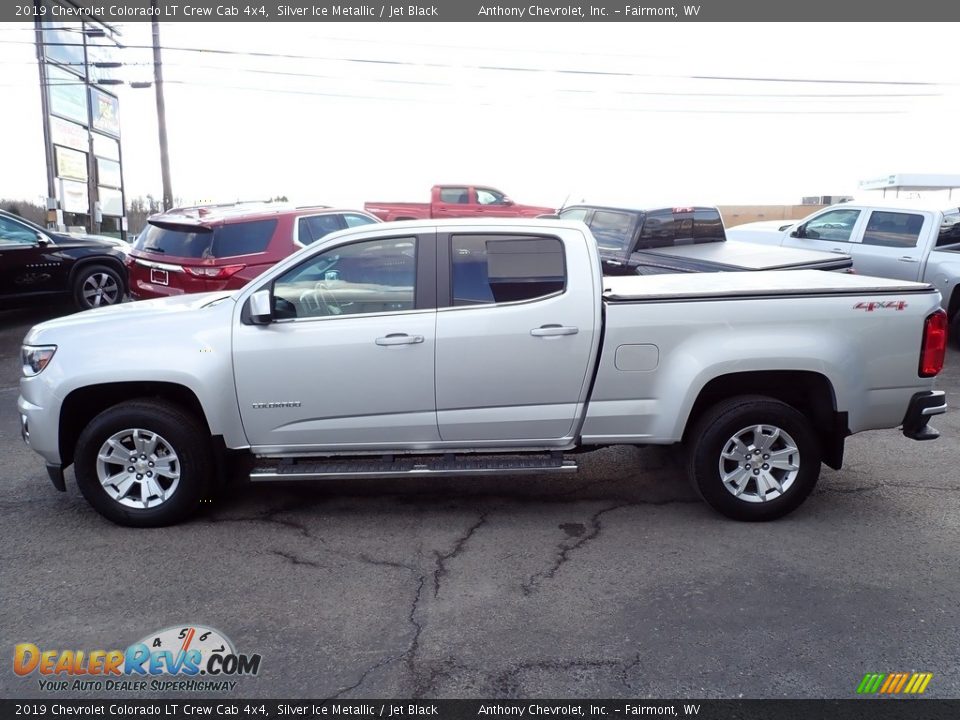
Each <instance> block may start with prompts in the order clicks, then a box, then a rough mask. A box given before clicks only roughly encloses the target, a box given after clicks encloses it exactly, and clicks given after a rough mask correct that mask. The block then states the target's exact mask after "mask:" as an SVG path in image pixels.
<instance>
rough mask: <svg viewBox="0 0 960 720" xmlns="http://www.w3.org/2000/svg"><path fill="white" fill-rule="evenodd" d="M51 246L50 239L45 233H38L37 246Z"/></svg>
mask: <svg viewBox="0 0 960 720" xmlns="http://www.w3.org/2000/svg"><path fill="white" fill-rule="evenodd" d="M49 244H50V238H48V237H47V236H46V235H44V234H43V233H37V245H39V246H40V247H46V246H47V245H49Z"/></svg>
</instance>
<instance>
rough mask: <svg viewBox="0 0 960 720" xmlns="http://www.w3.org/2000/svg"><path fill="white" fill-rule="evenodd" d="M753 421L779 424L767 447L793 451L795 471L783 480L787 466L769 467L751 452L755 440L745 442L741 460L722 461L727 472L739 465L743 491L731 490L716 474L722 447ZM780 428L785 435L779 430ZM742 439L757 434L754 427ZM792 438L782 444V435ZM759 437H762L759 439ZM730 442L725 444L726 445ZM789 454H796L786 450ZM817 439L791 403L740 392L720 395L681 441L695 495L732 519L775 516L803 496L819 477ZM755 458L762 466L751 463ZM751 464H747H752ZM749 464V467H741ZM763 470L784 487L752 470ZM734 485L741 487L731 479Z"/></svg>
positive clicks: (746, 429)
mask: <svg viewBox="0 0 960 720" xmlns="http://www.w3.org/2000/svg"><path fill="white" fill-rule="evenodd" d="M756 425H765V426H769V428H770V429H771V435H772V434H773V433H772V430H773V429H774V428H775V429H779V431H780V433H781V435H779V436H778V439H777V440H775V441H774V442H773V444H772V445H771V447H770V449H771V450H772V451H774V452H776V451H784V452H788V450H787V448H788V447H793V448H795V449H796V450H797V451H798V455H799V463H798V468H799V469H798V471H797V472H796V474H795V475H793V479H792V482H790V483H789V484H787V482H786V479H787V478H788V477H789V476H790V471H787V470H782V469H777V468H772V469H771V468H769V466H768V465H767V464H766V463H764V457H765V455H764V454H761V455H759V456H758V455H754V454H753V453H754V452H756V451H755V449H754V447H755V445H754V442H751V444H750V445H746V444H745V447H746V448H747V451H748V452H749V454H750V455H751V457H749V458H745V459H744V461H743V462H740V461H737V460H725V461H724V462H725V465H724V467H726V468H728V471H733V470H736V469H738V468H743V470H742V472H743V475H742V477H745V478H746V479H745V480H744V481H743V490H741V492H742V496H740V497H738V496H735V495H734V492H733V491H732V490H730V489H728V488H727V485H725V484H724V481H723V479H722V476H721V465H720V463H721V455H722V453H723V452H724V450H725V449H733V439H734V436H736V435H739V434H740V433H741V432H743V431H748V430H749V428H751V427H753V426H756ZM783 433H785V435H783ZM743 437H744V438H748V437H756V435H755V433H753V431H749V432H748V434H746V435H743ZM784 437H788V438H790V439H791V440H792V442H791V443H787V442H786V441H785V440H784V439H783V438H784ZM763 441H764V440H761V442H763ZM728 444H729V445H728ZM787 457H788V458H790V459H796V456H795V455H793V454H790V455H788V456H787ZM820 459H821V450H820V442H819V440H818V438H817V435H816V433H815V432H814V431H813V428H812V427H811V424H810V421H809V420H808V419H807V418H806V417H805V416H804V415H803V414H801V413H800V412H799V411H797V410H796V409H795V408H793V407H791V406H790V405H787V404H786V403H783V402H780V401H779V400H775V399H773V398H770V397H766V396H762V395H744V396H740V397H735V398H730V399H728V400H724V401H722V402H720V403H718V404H716V405H714V406H713V407H711V408H709V409H708V410H707V411H706V412H704V413H703V415H701V416H700V418H699V419H698V420H697V422H696V423H695V424H694V426H693V427H692V428H691V430H690V432H689V434H688V436H687V440H686V464H687V475H688V477H689V479H690V481H691V483H692V484H693V486H694V488H695V489H696V490H697V492H698V493H699V494H700V496H701V497H702V498H703V499H704V500H705V501H706V502H707V504H708V505H710V507H712V508H713V509H714V510H716V511H718V512H720V513H722V514H724V515H726V516H727V517H729V518H733V519H734V520H744V521H763V520H775V519H777V518H780V517H783V516H784V515H787V514H788V513H790V512H792V511H793V510H795V509H796V508H797V507H799V506H800V504H801V503H803V501H804V500H806V498H807V496H808V495H809V494H810V492H811V491H812V490H813V488H814V487H815V486H816V484H817V480H818V479H819V477H820ZM754 460H758V461H759V462H760V463H761V467H760V468H757V467H756V466H755V465H753V461H754ZM751 466H752V467H751ZM748 467H750V469H749V470H746V468H748ZM758 473H761V474H762V477H763V478H768V477H773V478H775V479H776V480H777V481H778V482H780V483H781V484H782V486H783V487H784V490H783V492H779V491H776V488H775V487H773V486H772V485H771V484H770V483H769V482H768V481H766V480H764V481H763V485H762V486H761V485H760V482H759V481H758V479H757V478H751V477H750V476H751V475H757V474H758ZM734 486H735V487H740V486H739V484H735V485H734ZM768 495H772V497H771V499H768V500H765V501H760V500H759V499H757V500H755V501H748V500H747V499H744V498H750V497H753V498H760V497H767V496H768Z"/></svg>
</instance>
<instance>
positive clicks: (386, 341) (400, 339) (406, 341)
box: [376, 333, 423, 345]
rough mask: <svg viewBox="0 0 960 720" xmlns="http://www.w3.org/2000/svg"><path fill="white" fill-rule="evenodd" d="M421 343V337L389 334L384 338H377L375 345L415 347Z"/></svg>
mask: <svg viewBox="0 0 960 720" xmlns="http://www.w3.org/2000/svg"><path fill="white" fill-rule="evenodd" d="M422 342H423V335H407V334H406V333H390V334H389V335H387V336H386V337H378V338H377V340H376V343H377V345H416V344H417V343H422Z"/></svg>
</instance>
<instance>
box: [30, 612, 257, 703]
mask: <svg viewBox="0 0 960 720" xmlns="http://www.w3.org/2000/svg"><path fill="white" fill-rule="evenodd" d="M260 659H261V658H260V655H259V654H257V653H254V654H249V655H248V654H243V653H238V652H237V651H236V649H235V648H234V645H233V643H232V642H231V641H230V639H229V638H227V636H226V635H224V634H223V633H221V632H219V631H217V630H214V629H213V628H208V627H204V626H202V625H186V626H175V627H169V628H166V629H164V630H161V631H160V632H157V633H152V634H150V635H147V636H146V637H145V638H143V639H142V640H140V641H139V642H136V643H134V644H133V645H130V646H129V647H128V648H127V649H126V650H72V649H54V648H44V647H41V646H40V645H37V644H34V643H19V644H17V645H16V646H15V647H14V650H13V672H14V673H16V674H17V675H19V676H21V677H30V676H38V677H37V682H38V685H39V689H40V690H43V691H49V692H57V691H64V690H69V691H78V690H79V691H108V692H116V691H120V692H140V691H152V692H158V691H159V692H168V691H176V690H182V691H215V692H217V691H219V692H228V691H232V690H234V689H235V688H236V686H237V684H238V680H236V679H234V678H237V677H242V676H252V675H256V674H257V673H258V672H259V671H260Z"/></svg>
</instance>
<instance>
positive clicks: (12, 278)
mask: <svg viewBox="0 0 960 720" xmlns="http://www.w3.org/2000/svg"><path fill="white" fill-rule="evenodd" d="M125 245H126V244H125V243H123V242H122V241H120V240H114V239H112V238H106V237H96V236H85V235H71V234H67V233H60V232H53V231H51V230H47V229H45V228H42V227H40V226H39V225H34V224H33V223H32V222H30V221H29V220H25V219H23V218H21V217H18V216H16V215H12V214H11V213H8V212H5V211H3V210H0V309H2V308H10V307H22V306H24V305H31V304H36V302H37V301H58V300H72V301H73V303H74V304H76V305H77V307H79V308H80V309H82V310H86V309H87V308H94V307H101V306H103V305H113V304H114V303H118V302H120V301H121V300H123V298H124V295H126V292H127V287H126V276H127V273H126V268H125V267H124V262H123V261H124V258H125V257H126V253H125V252H124V246H125Z"/></svg>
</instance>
